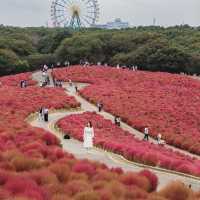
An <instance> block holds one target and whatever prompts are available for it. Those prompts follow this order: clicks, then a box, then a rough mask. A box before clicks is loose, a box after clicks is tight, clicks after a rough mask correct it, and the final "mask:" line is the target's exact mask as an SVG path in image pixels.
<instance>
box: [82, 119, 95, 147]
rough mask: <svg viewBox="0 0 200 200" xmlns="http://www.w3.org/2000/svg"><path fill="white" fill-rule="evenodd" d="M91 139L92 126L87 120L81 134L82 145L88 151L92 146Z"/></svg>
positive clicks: (92, 133) (92, 137)
mask: <svg viewBox="0 0 200 200" xmlns="http://www.w3.org/2000/svg"><path fill="white" fill-rule="evenodd" d="M93 139H94V128H93V126H92V122H88V123H87V125H86V127H85V128H84V134H83V141H84V142H83V146H84V148H85V149H86V150H87V151H88V150H90V149H91V148H92V147H93Z"/></svg>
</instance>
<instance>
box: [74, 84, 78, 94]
mask: <svg viewBox="0 0 200 200" xmlns="http://www.w3.org/2000/svg"><path fill="white" fill-rule="evenodd" d="M74 88H75V92H76V93H77V92H78V86H77V85H75V87H74Z"/></svg>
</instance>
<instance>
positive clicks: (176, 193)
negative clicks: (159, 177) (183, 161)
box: [159, 181, 192, 200]
mask: <svg viewBox="0 0 200 200" xmlns="http://www.w3.org/2000/svg"><path fill="white" fill-rule="evenodd" d="M159 194H160V195H161V196H163V197H165V198H167V199H169V200H187V199H189V197H190V196H191V195H192V194H191V191H190V189H189V188H187V187H186V186H185V185H184V184H183V183H181V182H178V181H174V182H172V183H171V184H169V185H168V186H167V187H165V188H164V189H162V190H161V191H160V192H159Z"/></svg>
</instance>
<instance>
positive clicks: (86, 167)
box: [72, 161, 96, 177]
mask: <svg viewBox="0 0 200 200" xmlns="http://www.w3.org/2000/svg"><path fill="white" fill-rule="evenodd" d="M72 170H73V171H74V172H77V173H86V174H87V175H88V176H89V177H90V176H93V175H95V173H96V169H95V168H94V166H93V165H92V164H90V163H89V162H84V161H81V162H77V163H76V164H75V165H74V166H73V168H72Z"/></svg>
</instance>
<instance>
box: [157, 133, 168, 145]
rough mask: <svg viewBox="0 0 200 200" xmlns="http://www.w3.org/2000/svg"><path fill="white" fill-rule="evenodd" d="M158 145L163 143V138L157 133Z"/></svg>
mask: <svg viewBox="0 0 200 200" xmlns="http://www.w3.org/2000/svg"><path fill="white" fill-rule="evenodd" d="M157 141H158V145H165V144H166V143H165V140H163V139H162V135H161V134H160V133H159V134H158V136H157Z"/></svg>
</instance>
